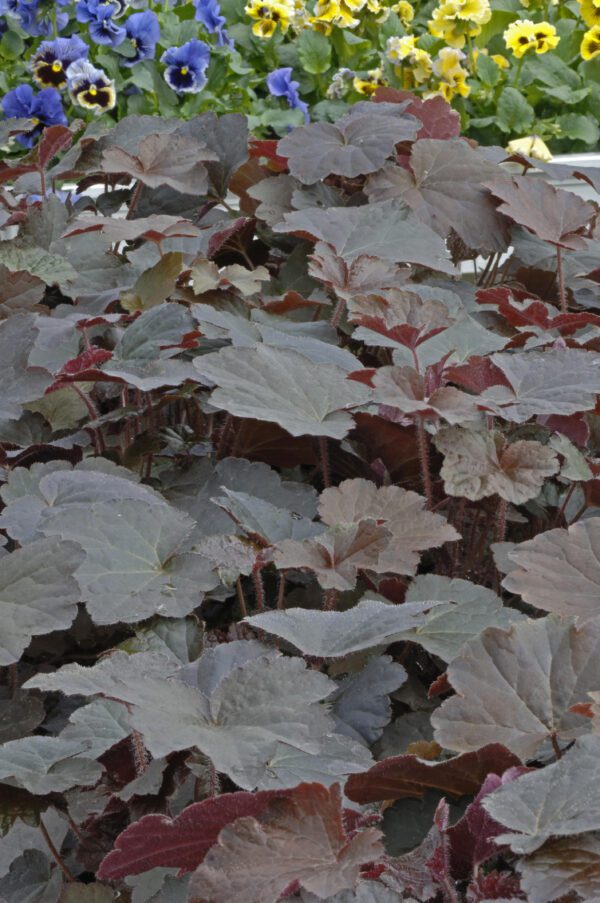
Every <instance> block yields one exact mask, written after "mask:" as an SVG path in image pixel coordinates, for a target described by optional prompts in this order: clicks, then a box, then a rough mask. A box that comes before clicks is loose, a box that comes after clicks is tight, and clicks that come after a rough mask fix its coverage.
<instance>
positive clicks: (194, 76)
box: [160, 38, 210, 94]
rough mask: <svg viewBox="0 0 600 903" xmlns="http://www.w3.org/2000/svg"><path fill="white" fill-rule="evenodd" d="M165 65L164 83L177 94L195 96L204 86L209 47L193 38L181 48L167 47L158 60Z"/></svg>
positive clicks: (208, 60)
mask: <svg viewBox="0 0 600 903" xmlns="http://www.w3.org/2000/svg"><path fill="white" fill-rule="evenodd" d="M160 61H161V63H164V64H165V65H166V67H167V68H166V71H165V81H166V82H167V84H168V85H169V87H171V88H173V90H174V91H177V93H178V94H188V93H189V94H197V93H198V91H201V90H202V88H203V87H204V85H205V84H206V70H207V69H208V64H209V62H210V47H209V46H208V44H205V43H204V41H198V40H196V38H194V39H193V40H191V41H188V42H187V44H182V46H181V47H169V49H168V50H165V52H164V53H163V55H162V56H161V58H160Z"/></svg>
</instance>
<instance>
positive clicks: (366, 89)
mask: <svg viewBox="0 0 600 903" xmlns="http://www.w3.org/2000/svg"><path fill="white" fill-rule="evenodd" d="M352 84H353V85H354V90H355V91H358V93H359V94H366V95H367V97H370V96H371V94H374V93H375V91H376V90H377V88H381V87H383V86H384V85H387V81H386V80H385V78H384V77H383V72H382V70H381V69H371V70H370V71H369V72H367V77H366V78H361V77H360V76H359V75H357V76H356V77H355V79H354V81H353V82H352Z"/></svg>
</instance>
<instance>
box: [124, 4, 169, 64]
mask: <svg viewBox="0 0 600 903" xmlns="http://www.w3.org/2000/svg"><path fill="white" fill-rule="evenodd" d="M125 31H126V32H127V37H128V38H129V40H130V41H131V43H132V44H133V46H134V48H135V56H133V57H128V58H126V59H125V58H124V59H123V60H122V63H123V65H124V66H133V65H135V63H139V62H140V60H147V59H153V58H154V54H155V53H156V45H157V43H158V41H159V40H160V25H159V24H158V18H157V16H156V13H153V12H152V10H150V9H147V10H146V11H145V12H143V13H134V14H133V15H132V16H129V18H128V19H127V21H126V22H125Z"/></svg>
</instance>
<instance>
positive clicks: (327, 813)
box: [189, 784, 383, 903]
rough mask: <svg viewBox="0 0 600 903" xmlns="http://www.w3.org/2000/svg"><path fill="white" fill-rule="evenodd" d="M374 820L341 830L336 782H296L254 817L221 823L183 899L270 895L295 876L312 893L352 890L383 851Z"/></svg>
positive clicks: (194, 902)
mask: <svg viewBox="0 0 600 903" xmlns="http://www.w3.org/2000/svg"><path fill="white" fill-rule="evenodd" d="M380 837H381V833H380V832H379V831H378V830H376V829H375V828H366V829H365V830H363V831H361V832H359V833H357V834H355V835H354V836H353V837H348V835H347V834H346V831H345V829H344V825H343V820H342V800H341V794H340V789H339V786H338V785H335V786H334V787H332V788H330V789H327V788H325V787H322V786H321V785H319V784H301V785H300V786H298V787H296V788H295V789H294V791H293V792H292V793H291V794H290V796H289V797H288V798H286V799H281V800H277V801H276V802H273V803H271V804H270V805H269V806H268V808H267V810H266V812H264V813H263V815H262V816H260V817H259V818H252V817H246V818H240V819H238V820H237V821H235V822H233V824H231V825H228V826H227V827H225V828H223V830H222V831H221V833H220V835H219V839H218V841H217V843H216V844H215V845H214V846H213V847H212V848H211V849H210V850H209V851H208V853H207V855H206V856H205V858H204V862H203V863H202V865H200V866H199V868H198V869H197V870H196V872H195V874H194V876H193V877H192V880H191V884H190V898H189V899H190V903H206V901H210V903H277V900H278V899H279V897H280V896H281V894H282V893H283V891H284V890H285V889H286V888H287V887H289V886H290V885H292V884H294V883H295V882H298V883H299V885H300V886H301V887H303V888H305V889H306V890H308V891H310V892H312V893H315V894H316V895H317V896H318V897H320V898H324V897H330V896H332V895H333V894H336V893H338V892H339V891H342V890H346V889H347V890H352V889H353V888H354V887H355V885H356V883H357V881H358V877H359V874H360V869H361V866H362V865H364V864H366V863H369V862H373V861H377V860H378V859H379V858H380V857H381V856H382V855H383V846H382V844H381V840H380Z"/></svg>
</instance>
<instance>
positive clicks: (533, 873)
mask: <svg viewBox="0 0 600 903" xmlns="http://www.w3.org/2000/svg"><path fill="white" fill-rule="evenodd" d="M517 868H518V870H519V874H520V875H521V887H522V888H523V890H524V891H525V893H526V894H527V900H528V901H529V903H550V901H551V900H558V899H559V898H560V899H562V898H564V897H566V898H568V897H569V896H571V895H572V894H577V895H578V898H580V899H582V900H589V901H592V900H597V899H598V896H599V895H600V837H599V836H598V834H597V833H596V834H591V833H590V834H581V835H579V836H578V837H562V838H559V839H554V840H549V841H548V842H547V843H545V844H544V846H543V847H542V848H541V849H540V850H537V851H536V852H535V853H534V854H533V855H532V856H525V857H523V858H522V859H520V860H519V862H518V865H517Z"/></svg>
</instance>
